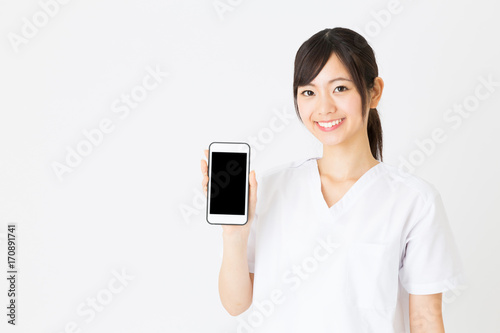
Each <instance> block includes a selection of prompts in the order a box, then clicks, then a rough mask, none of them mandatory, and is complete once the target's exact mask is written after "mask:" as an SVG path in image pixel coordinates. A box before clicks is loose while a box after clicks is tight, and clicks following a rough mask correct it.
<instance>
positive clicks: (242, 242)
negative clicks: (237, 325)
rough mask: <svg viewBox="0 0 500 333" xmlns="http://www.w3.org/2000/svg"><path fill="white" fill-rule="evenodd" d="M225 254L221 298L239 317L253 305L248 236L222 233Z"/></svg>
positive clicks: (231, 311)
mask: <svg viewBox="0 0 500 333" xmlns="http://www.w3.org/2000/svg"><path fill="white" fill-rule="evenodd" d="M222 235H223V236H222V238H223V244H224V253H223V255H222V265H221V268H220V273H219V296H220V299H221V302H222V305H223V306H224V308H225V309H226V311H227V312H228V313H229V314H230V315H232V316H238V315H240V314H242V313H243V312H245V311H246V310H247V309H248V308H249V307H250V305H252V295H253V273H249V271H248V262H247V244H248V235H246V234H244V233H242V234H240V235H238V234H232V235H226V234H224V232H223V233H222Z"/></svg>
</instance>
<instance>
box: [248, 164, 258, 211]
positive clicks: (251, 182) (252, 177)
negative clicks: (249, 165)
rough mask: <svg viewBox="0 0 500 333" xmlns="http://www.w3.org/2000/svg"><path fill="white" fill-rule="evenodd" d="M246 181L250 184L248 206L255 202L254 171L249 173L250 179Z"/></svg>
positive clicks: (255, 185) (255, 183) (255, 184)
mask: <svg viewBox="0 0 500 333" xmlns="http://www.w3.org/2000/svg"><path fill="white" fill-rule="evenodd" d="M248 178H249V179H248V181H249V182H250V193H249V196H250V204H251V206H252V207H253V205H254V204H255V203H256V202H257V185H258V184H257V178H256V176H255V170H252V171H251V172H250V177H248Z"/></svg>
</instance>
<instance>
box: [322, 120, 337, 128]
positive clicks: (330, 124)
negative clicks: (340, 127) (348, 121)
mask: <svg viewBox="0 0 500 333" xmlns="http://www.w3.org/2000/svg"><path fill="white" fill-rule="evenodd" d="M341 122H342V119H338V120H335V121H331V122H329V123H321V122H318V124H319V126H321V127H326V128H329V127H332V126H335V125H337V124H339V123H341Z"/></svg>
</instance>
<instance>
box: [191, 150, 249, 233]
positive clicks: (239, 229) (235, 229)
mask: <svg viewBox="0 0 500 333" xmlns="http://www.w3.org/2000/svg"><path fill="white" fill-rule="evenodd" d="M204 152H205V156H206V157H207V159H208V149H205V150H204ZM201 173H202V174H203V180H202V181H201V186H202V188H203V193H204V194H205V197H206V196H207V191H208V165H207V161H205V160H203V159H202V160H201ZM248 181H249V183H250V189H249V191H248V195H249V201H248V222H247V223H245V224H244V225H222V230H223V233H224V235H228V236H229V235H234V234H236V235H239V234H242V233H243V234H245V236H248V235H249V234H250V226H251V224H252V222H253V219H254V216H255V206H256V205H257V179H256V178H255V171H254V170H252V171H251V172H250V175H249V177H248Z"/></svg>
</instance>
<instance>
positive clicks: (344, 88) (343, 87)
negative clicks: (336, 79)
mask: <svg viewBox="0 0 500 333" xmlns="http://www.w3.org/2000/svg"><path fill="white" fill-rule="evenodd" d="M338 88H342V89H343V90H342V91H346V90H347V87H345V86H338V87H336V88H335V90H337V89H338ZM335 90H334V91H335ZM342 91H339V92H342Z"/></svg>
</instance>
